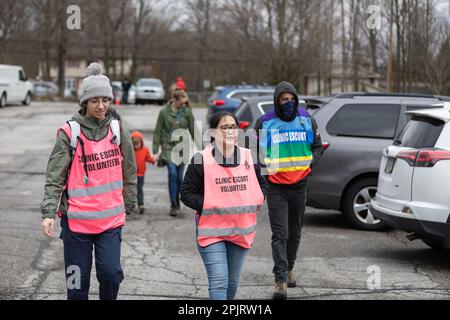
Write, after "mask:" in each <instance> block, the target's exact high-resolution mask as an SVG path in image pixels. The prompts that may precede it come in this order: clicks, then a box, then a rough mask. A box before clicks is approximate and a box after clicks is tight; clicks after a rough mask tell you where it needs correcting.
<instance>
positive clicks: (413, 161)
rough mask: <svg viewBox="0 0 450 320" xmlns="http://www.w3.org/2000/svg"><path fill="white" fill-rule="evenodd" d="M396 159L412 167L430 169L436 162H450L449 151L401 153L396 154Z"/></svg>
mask: <svg viewBox="0 0 450 320" xmlns="http://www.w3.org/2000/svg"><path fill="white" fill-rule="evenodd" d="M397 159H403V160H405V161H406V162H407V163H408V164H409V165H410V166H412V167H422V168H431V167H434V165H435V164H436V162H438V161H441V160H450V151H445V150H415V151H402V152H399V153H398V154H397Z"/></svg>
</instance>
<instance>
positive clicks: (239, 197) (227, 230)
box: [197, 145, 264, 249]
mask: <svg viewBox="0 0 450 320" xmlns="http://www.w3.org/2000/svg"><path fill="white" fill-rule="evenodd" d="M212 150H213V146H212V145H209V146H208V147H206V148H205V150H204V151H203V152H202V154H203V168H204V190H205V194H204V201H203V209H202V213H201V216H200V218H199V221H198V226H197V241H198V244H199V245H200V246H202V247H205V246H208V245H210V244H213V243H216V242H219V241H230V242H233V243H235V244H237V245H239V246H241V247H244V248H246V249H249V248H250V247H251V245H252V244H253V242H254V239H255V234H256V212H257V211H258V209H259V208H260V206H261V205H262V204H263V201H264V196H263V194H262V191H261V188H260V186H259V182H258V179H257V177H256V173H255V170H254V166H253V159H252V156H251V153H250V150H248V149H244V148H238V149H237V150H238V152H240V164H239V165H238V166H236V167H222V166H220V165H219V164H217V162H216V161H215V159H214V157H213V155H212ZM236 178H237V179H236Z"/></svg>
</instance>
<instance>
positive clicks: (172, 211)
mask: <svg viewBox="0 0 450 320" xmlns="http://www.w3.org/2000/svg"><path fill="white" fill-rule="evenodd" d="M169 215H170V216H171V217H176V216H177V215H178V210H177V205H176V204H174V203H172V205H171V206H170V213H169Z"/></svg>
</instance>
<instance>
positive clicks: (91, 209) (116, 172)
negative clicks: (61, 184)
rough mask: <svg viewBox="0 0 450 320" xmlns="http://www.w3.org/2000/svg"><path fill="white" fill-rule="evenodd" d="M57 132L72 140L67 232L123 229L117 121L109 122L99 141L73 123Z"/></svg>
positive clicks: (99, 231)
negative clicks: (105, 132)
mask: <svg viewBox="0 0 450 320" xmlns="http://www.w3.org/2000/svg"><path fill="white" fill-rule="evenodd" d="M60 130H63V131H64V132H65V133H66V135H67V136H68V137H69V139H70V140H71V143H70V145H71V148H72V150H73V158H72V163H71V166H70V171H69V176H68V178H67V182H66V187H65V190H66V192H67V196H68V209H67V219H68V222H69V229H70V230H71V231H72V232H76V233H83V234H99V233H102V232H104V231H107V230H109V229H113V228H117V227H120V226H123V225H124V224H125V204H124V199H123V195H122V191H123V174H122V161H123V158H122V153H121V151H120V147H119V146H120V129H119V123H118V121H117V120H112V122H111V125H110V130H108V134H107V135H106V137H104V138H103V139H102V140H100V141H91V140H89V139H88V138H87V137H86V136H85V135H84V134H83V132H82V131H81V130H80V125H79V124H78V123H77V122H75V121H69V122H68V123H66V124H65V125H64V126H63V127H61V128H60Z"/></svg>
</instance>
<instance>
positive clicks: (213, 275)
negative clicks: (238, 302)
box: [197, 241, 248, 300]
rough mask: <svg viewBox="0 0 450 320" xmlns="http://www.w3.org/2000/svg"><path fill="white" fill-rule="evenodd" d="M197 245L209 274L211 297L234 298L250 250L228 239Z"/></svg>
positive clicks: (213, 298)
mask: <svg viewBox="0 0 450 320" xmlns="http://www.w3.org/2000/svg"><path fill="white" fill-rule="evenodd" d="M197 247H198V251H199V252H200V256H201V257H202V260H203V263H204V264H205V268H206V272H207V274H208V291H209V299H211V300H233V299H234V297H235V296H236V291H237V288H238V284H239V277H240V275H241V270H242V266H243V265H244V260H245V255H246V254H247V252H248V250H247V249H244V248H242V247H240V246H238V245H235V244H233V243H231V242H227V241H222V242H217V243H214V244H212V245H209V246H207V247H205V248H203V247H200V246H199V245H197Z"/></svg>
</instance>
